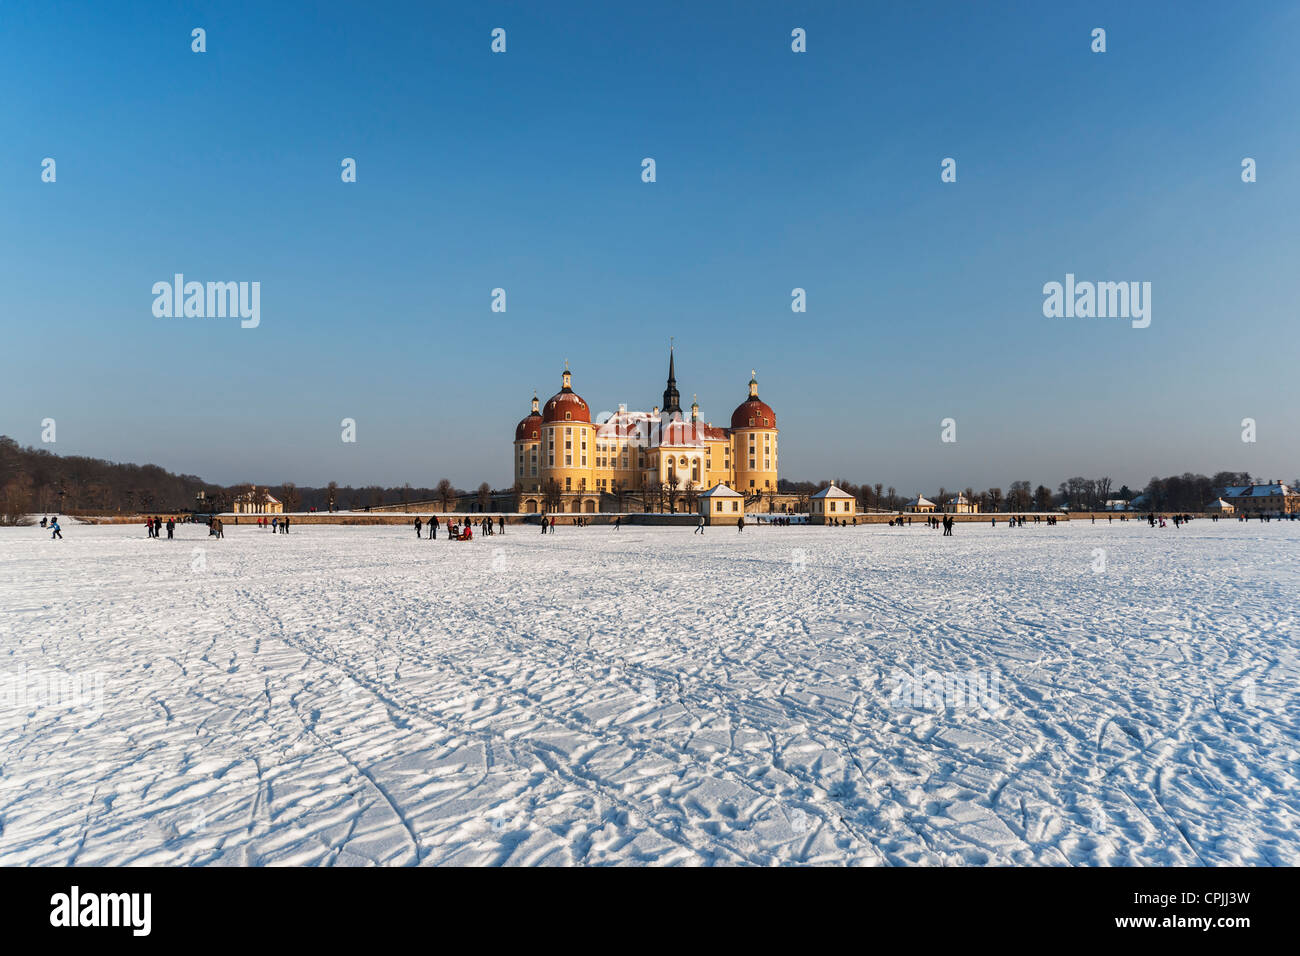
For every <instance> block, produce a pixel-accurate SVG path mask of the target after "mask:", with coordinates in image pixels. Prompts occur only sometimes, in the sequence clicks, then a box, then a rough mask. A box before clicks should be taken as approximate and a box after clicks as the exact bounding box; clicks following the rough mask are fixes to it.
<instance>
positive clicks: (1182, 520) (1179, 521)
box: [1147, 512, 1192, 528]
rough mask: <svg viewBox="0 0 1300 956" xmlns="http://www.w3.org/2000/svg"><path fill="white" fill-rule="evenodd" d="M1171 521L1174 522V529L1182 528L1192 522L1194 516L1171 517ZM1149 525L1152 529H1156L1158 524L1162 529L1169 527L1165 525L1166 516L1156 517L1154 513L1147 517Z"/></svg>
mask: <svg viewBox="0 0 1300 956" xmlns="http://www.w3.org/2000/svg"><path fill="white" fill-rule="evenodd" d="M1169 520H1170V521H1172V522H1173V523H1174V527H1175V528H1181V527H1182V526H1183V525H1185V524H1187V522H1189V521H1191V520H1192V516H1191V515H1171V516H1170V518H1169ZM1147 524H1148V525H1150V526H1151V527H1152V528H1154V527H1155V526H1156V525H1157V524H1159V525H1160V527H1162V528H1165V527H1168V525H1166V524H1165V517H1164V515H1156V514H1155V513H1154V512H1152V513H1151V514H1149V515H1147Z"/></svg>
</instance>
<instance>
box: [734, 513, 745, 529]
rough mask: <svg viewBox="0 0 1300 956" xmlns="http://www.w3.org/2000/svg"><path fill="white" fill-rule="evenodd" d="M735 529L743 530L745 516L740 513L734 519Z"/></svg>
mask: <svg viewBox="0 0 1300 956" xmlns="http://www.w3.org/2000/svg"><path fill="white" fill-rule="evenodd" d="M736 530H737V531H744V530H745V516H744V515H741V516H740V517H739V518H737V519H736Z"/></svg>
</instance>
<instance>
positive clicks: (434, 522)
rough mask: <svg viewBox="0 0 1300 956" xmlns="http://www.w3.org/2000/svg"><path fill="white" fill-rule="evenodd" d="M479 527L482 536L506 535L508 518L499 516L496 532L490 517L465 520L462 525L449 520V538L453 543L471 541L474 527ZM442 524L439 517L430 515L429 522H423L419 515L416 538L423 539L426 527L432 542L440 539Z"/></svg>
mask: <svg viewBox="0 0 1300 956" xmlns="http://www.w3.org/2000/svg"><path fill="white" fill-rule="evenodd" d="M475 524H477V525H478V530H479V533H480V534H484V535H493V534H505V533H506V516H505V515H499V516H498V517H497V520H496V530H493V521H492V517H491V516H490V515H488V516H485V517H484V518H482V519H481V520H480V521H477V522H471V521H469V519H466V520H465V523H464V524H463V525H462V524H461V523H460V522H459V521H452V520H451V519H450V518H448V519H447V537H448V538H449V539H450V540H452V541H469V540H470V539H471V538H473V536H474V525H475ZM441 525H442V522H441V521H439V520H438V516H437V515H429V520H428V521H427V522H425V521H423V520H422V519H421V518H420V517H419V516H418V515H417V516H416V518H415V536H416V537H417V538H420V537H423V532H424V529H425V527H428V529H429V540H430V541H432V540H434V539H435V538H437V537H438V528H439V527H441Z"/></svg>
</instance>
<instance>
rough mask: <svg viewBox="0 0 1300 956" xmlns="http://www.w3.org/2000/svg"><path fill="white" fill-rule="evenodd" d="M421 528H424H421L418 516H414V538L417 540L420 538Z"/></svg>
mask: <svg viewBox="0 0 1300 956" xmlns="http://www.w3.org/2000/svg"><path fill="white" fill-rule="evenodd" d="M422 527H424V526H423V525H422V524H420V516H419V515H416V516H415V536H416V537H417V538H418V537H419V536H420V529H421V528H422Z"/></svg>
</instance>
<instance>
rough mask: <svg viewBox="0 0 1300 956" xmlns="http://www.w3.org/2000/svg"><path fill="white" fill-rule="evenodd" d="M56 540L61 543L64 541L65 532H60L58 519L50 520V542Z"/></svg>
mask: <svg viewBox="0 0 1300 956" xmlns="http://www.w3.org/2000/svg"><path fill="white" fill-rule="evenodd" d="M55 538H58V539H59V540H60V541H62V540H63V532H62V531H60V530H59V519H58V518H57V517H56V518H51V519H50V540H51V541H53V540H54V539H55Z"/></svg>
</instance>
